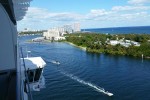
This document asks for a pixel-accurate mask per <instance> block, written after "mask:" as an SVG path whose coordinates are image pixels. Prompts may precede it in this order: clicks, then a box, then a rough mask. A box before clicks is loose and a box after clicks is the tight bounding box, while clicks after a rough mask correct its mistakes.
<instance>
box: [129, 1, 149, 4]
mask: <svg viewBox="0 0 150 100" xmlns="http://www.w3.org/2000/svg"><path fill="white" fill-rule="evenodd" d="M128 3H129V4H135V5H137V4H140V5H142V4H145V3H150V0H128Z"/></svg>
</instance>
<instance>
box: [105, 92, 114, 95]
mask: <svg viewBox="0 0 150 100" xmlns="http://www.w3.org/2000/svg"><path fill="white" fill-rule="evenodd" d="M105 94H107V95H108V96H113V94H112V93H110V92H108V91H106V92H105Z"/></svg>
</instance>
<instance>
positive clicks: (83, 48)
mask: <svg viewBox="0 0 150 100" xmlns="http://www.w3.org/2000/svg"><path fill="white" fill-rule="evenodd" d="M64 43H68V44H70V45H72V46H74V47H77V48H80V49H82V50H84V51H86V47H82V46H77V45H75V44H73V43H71V42H67V41H65V42H64Z"/></svg>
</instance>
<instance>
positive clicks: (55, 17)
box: [18, 0, 150, 30]
mask: <svg viewBox="0 0 150 100" xmlns="http://www.w3.org/2000/svg"><path fill="white" fill-rule="evenodd" d="M149 1H150V0H149ZM145 2H148V0H129V1H128V3H130V4H137V3H138V4H143V3H145ZM148 10H150V7H149V6H146V5H126V6H114V7H112V8H111V9H109V10H106V9H92V10H90V11H89V12H88V13H85V14H79V13H74V12H57V13H56V12H50V11H48V10H47V9H43V8H37V7H30V8H29V10H28V12H27V14H26V16H25V17H24V19H23V20H21V21H19V22H18V26H19V30H22V29H24V28H31V29H48V28H50V27H54V26H62V25H64V24H71V23H74V22H81V25H82V24H83V25H82V26H83V28H92V27H113V26H134V25H150V21H149V19H150V13H149V11H148Z"/></svg>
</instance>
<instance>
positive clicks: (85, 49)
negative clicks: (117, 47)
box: [64, 41, 150, 59]
mask: <svg viewBox="0 0 150 100" xmlns="http://www.w3.org/2000/svg"><path fill="white" fill-rule="evenodd" d="M64 43H68V44H70V45H72V46H74V47H77V48H80V49H82V50H84V51H86V52H88V51H87V48H86V47H82V46H77V45H75V44H73V43H71V42H67V41H65V42H64ZM90 52H91V51H90ZM91 53H104V52H94V51H92V52H91ZM104 54H105V53H104ZM108 54H109V53H108ZM110 55H112V54H110ZM122 56H126V55H122ZM132 57H134V56H132ZM136 58H140V57H136ZM143 58H144V59H150V57H146V56H145V57H143Z"/></svg>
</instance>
